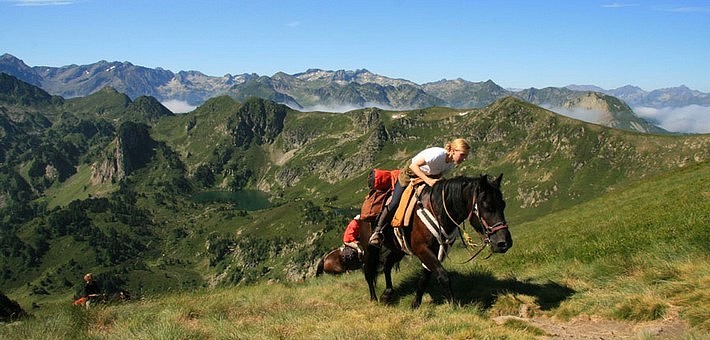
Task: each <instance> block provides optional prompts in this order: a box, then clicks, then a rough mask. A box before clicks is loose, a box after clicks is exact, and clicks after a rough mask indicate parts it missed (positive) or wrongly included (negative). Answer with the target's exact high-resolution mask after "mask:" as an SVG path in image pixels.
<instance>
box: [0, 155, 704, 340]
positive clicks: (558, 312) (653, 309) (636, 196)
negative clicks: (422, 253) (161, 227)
mask: <svg viewBox="0 0 710 340" xmlns="http://www.w3.org/2000/svg"><path fill="white" fill-rule="evenodd" d="M709 183H710V164H709V163H707V162H705V163H701V164H699V165H696V166H691V167H688V168H685V169H681V170H678V171H675V172H672V173H669V174H666V175H663V176H661V177H657V178H653V179H647V180H643V181H641V182H639V183H637V184H636V185H634V186H632V187H629V188H628V189H625V190H622V191H618V192H611V193H607V194H604V195H602V196H600V197H599V198H598V199H595V200H592V201H590V202H587V203H584V204H581V205H578V206H576V207H574V208H572V209H566V210H564V211H560V212H557V213H554V214H550V215H547V216H545V217H543V218H540V219H538V220H535V221H532V222H528V223H524V224H520V225H517V224H516V223H515V221H512V220H511V221H508V222H509V224H510V225H511V229H512V233H513V237H514V241H515V244H514V247H513V248H512V249H511V250H510V251H509V252H508V253H507V254H504V255H496V256H493V257H491V258H490V259H484V258H483V257H479V258H477V259H476V260H475V261H474V262H473V263H466V264H465V263H463V262H464V261H465V260H466V259H467V257H468V252H467V251H465V250H464V249H463V248H462V247H461V245H458V246H457V247H455V249H454V251H453V252H452V254H451V257H450V258H449V259H448V260H447V262H446V263H445V266H446V267H447V269H448V270H449V271H450V273H451V277H452V282H453V287H454V291H455V292H456V301H457V303H456V304H455V305H453V306H450V305H447V304H446V303H445V302H444V301H445V300H444V298H443V294H442V292H441V290H440V289H438V288H436V287H435V286H436V285H435V284H434V285H432V286H433V287H432V289H431V290H430V292H429V293H428V294H427V295H425V297H424V301H423V304H422V306H421V308H419V309H417V310H411V309H410V308H409V305H410V303H411V301H412V299H413V290H414V284H415V281H416V277H417V272H418V271H419V270H420V265H419V264H418V261H417V260H416V259H413V258H411V257H407V258H405V260H404V261H403V262H402V265H401V269H400V270H399V271H396V272H394V273H393V278H394V282H395V288H396V289H397V294H396V295H395V301H394V303H393V304H392V305H382V304H378V303H371V302H369V301H368V298H367V296H368V294H367V286H366V284H365V281H364V279H363V277H362V275H361V274H360V273H359V272H354V273H349V274H346V275H343V276H339V277H335V276H325V277H319V278H307V279H306V280H304V281H301V282H296V283H263V284H259V285H247V286H244V285H240V286H231V287H221V288H216V289H206V288H205V289H199V290H197V291H189V292H187V291H186V292H176V293H172V294H164V295H153V296H145V297H144V299H142V300H140V301H133V302H129V303H125V304H120V305H113V306H99V307H97V308H92V309H90V310H88V311H87V310H84V309H78V308H72V307H71V306H69V303H68V301H67V302H63V303H62V304H61V305H60V304H47V306H43V307H42V308H40V309H37V310H32V311H31V312H32V313H33V314H35V318H32V319H27V320H23V321H21V322H19V323H13V324H7V325H2V326H0V337H7V338H47V337H50V338H109V339H124V338H175V337H178V338H186V339H191V338H196V339H204V338H328V339H330V338H343V337H353V338H358V339H366V338H367V339H370V338H375V339H384V338H388V339H389V338H423V339H440V338H455V339H458V338H484V339H485V338H510V339H513V338H514V339H519V338H520V339H532V338H536V337H539V336H541V335H542V336H544V335H545V332H544V331H543V330H541V329H539V328H537V327H535V326H532V325H531V324H528V323H527V322H526V321H524V320H508V321H506V322H504V323H502V324H497V323H495V322H494V321H493V320H492V318H493V317H496V316H501V315H514V316H516V315H521V314H524V315H523V316H524V317H533V316H540V315H547V316H556V317H558V318H561V319H569V318H573V317H576V316H580V315H590V316H597V317H601V318H605V319H616V320H620V321H622V322H629V323H638V322H646V321H652V320H660V319H662V318H665V317H668V316H669V312H670V311H677V312H678V315H679V316H680V317H681V318H682V319H683V320H685V321H686V322H687V323H688V324H689V325H690V329H688V330H687V332H688V334H687V336H689V337H694V336H702V334H707V332H709V331H710V322H708V320H707V315H709V314H708V313H709V312H710V294H708V291H710V281H709V280H708V278H709V277H710V261H709V260H710V259H709V258H708V246H709V245H710V232H709V231H708V229H707V225H708V222H709V219H710V216H709V214H710V206H708V204H710V203H708V202H710V200H708V196H710V184H709ZM379 284H380V288H379V289H378V291H380V292H381V290H382V287H381V286H382V285H383V284H384V281H383V280H382V279H381V280H380V282H379ZM523 311H524V312H523ZM373 320H374V321H373Z"/></svg>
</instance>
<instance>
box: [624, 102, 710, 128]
mask: <svg viewBox="0 0 710 340" xmlns="http://www.w3.org/2000/svg"><path fill="white" fill-rule="evenodd" d="M634 112H635V113H636V115H638V116H639V117H641V118H644V119H647V120H650V121H653V122H655V123H656V125H658V126H660V127H662V128H664V129H666V130H668V131H672V132H686V133H710V107H708V106H700V105H689V106H684V107H666V108H662V109H656V108H652V107H642V106H641V107H635V108H634Z"/></svg>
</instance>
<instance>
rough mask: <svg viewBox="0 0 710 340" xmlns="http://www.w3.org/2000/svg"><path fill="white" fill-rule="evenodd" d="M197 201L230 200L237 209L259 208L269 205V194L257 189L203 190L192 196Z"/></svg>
mask: <svg viewBox="0 0 710 340" xmlns="http://www.w3.org/2000/svg"><path fill="white" fill-rule="evenodd" d="M192 200H193V201H195V202H199V203H209V202H231V203H234V204H235V205H236V206H237V207H238V208H239V209H243V210H260V209H266V208H269V207H270V206H271V203H270V202H269V194H267V193H265V192H263V191H259V190H240V191H204V192H201V193H198V194H196V195H194V196H192Z"/></svg>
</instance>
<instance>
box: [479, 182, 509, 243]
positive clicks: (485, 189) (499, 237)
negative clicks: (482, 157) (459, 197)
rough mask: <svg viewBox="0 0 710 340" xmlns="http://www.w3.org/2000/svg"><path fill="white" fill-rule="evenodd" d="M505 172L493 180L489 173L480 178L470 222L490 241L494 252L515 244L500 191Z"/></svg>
mask: <svg viewBox="0 0 710 340" xmlns="http://www.w3.org/2000/svg"><path fill="white" fill-rule="evenodd" d="M502 179H503V174H500V175H499V176H498V177H496V178H495V179H494V180H493V181H489V179H488V176H487V175H483V176H481V177H480V178H479V179H478V185H477V186H476V189H475V192H474V194H473V207H472V208H471V214H470V217H469V223H471V226H473V228H474V229H476V231H477V232H478V233H479V234H480V235H481V236H482V237H483V238H484V240H485V242H486V243H489V244H490V246H491V249H492V250H493V252H494V253H505V252H506V251H508V249H510V247H512V246H513V238H512V237H511V235H510V231H509V230H508V224H507V223H506V222H505V213H504V210H505V200H504V199H503V194H502V193H501V191H500V182H501V180H502Z"/></svg>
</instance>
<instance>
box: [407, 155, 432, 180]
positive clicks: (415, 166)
mask: <svg viewBox="0 0 710 340" xmlns="http://www.w3.org/2000/svg"><path fill="white" fill-rule="evenodd" d="M422 165H426V160H425V159H423V158H415V159H414V160H412V164H410V165H409V169H410V170H412V172H413V173H414V174H415V175H417V177H419V178H421V179H422V180H424V182H425V183H426V184H427V185H428V186H432V185H434V183H436V181H437V180H436V179H434V178H431V177H429V176H427V174H425V173H424V171H422V170H421V169H419V167H420V166H422Z"/></svg>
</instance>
